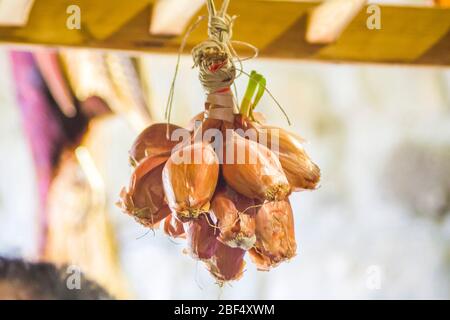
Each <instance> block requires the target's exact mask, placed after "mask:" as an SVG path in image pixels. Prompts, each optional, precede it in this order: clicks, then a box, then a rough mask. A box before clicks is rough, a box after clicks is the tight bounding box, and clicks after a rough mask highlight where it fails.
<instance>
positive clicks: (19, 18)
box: [0, 0, 34, 26]
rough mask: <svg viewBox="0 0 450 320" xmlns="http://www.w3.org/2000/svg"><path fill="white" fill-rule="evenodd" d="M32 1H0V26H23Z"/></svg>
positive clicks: (26, 20)
mask: <svg viewBox="0 0 450 320" xmlns="http://www.w3.org/2000/svg"><path fill="white" fill-rule="evenodd" d="M33 2H34V0H1V1H0V26H24V25H26V24H27V22H28V15H29V14H30V10H31V7H32V6H33Z"/></svg>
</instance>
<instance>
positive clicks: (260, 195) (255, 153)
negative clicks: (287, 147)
mask: <svg viewBox="0 0 450 320" xmlns="http://www.w3.org/2000/svg"><path fill="white" fill-rule="evenodd" d="M233 149H234V151H230V150H233ZM239 150H241V151H239ZM242 150H244V151H242ZM232 152H233V153H234V157H233V156H232V155H233V153H232ZM239 152H242V153H241V155H242V157H241V158H240V156H239ZM244 153H245V154H244ZM223 159H224V160H223V162H224V164H223V165H222V174H223V177H224V179H225V181H226V182H227V183H228V185H230V186H231V187H232V188H233V189H234V190H235V191H237V192H239V193H241V194H242V195H244V196H246V197H247V198H250V199H258V200H262V201H264V200H269V201H272V200H283V199H285V198H286V197H287V196H288V195H289V194H290V192H291V189H290V185H289V182H288V180H287V178H286V176H285V174H284V172H283V168H282V167H281V164H280V161H279V160H278V158H277V157H276V156H275V154H274V153H273V152H272V151H270V150H269V149H268V148H266V147H265V146H263V145H261V144H258V143H257V142H255V141H251V140H248V139H245V138H243V137H241V136H239V135H237V134H235V133H233V134H232V137H231V139H227V141H226V144H225V152H224V156H223ZM240 160H243V161H240ZM242 162H243V163H242Z"/></svg>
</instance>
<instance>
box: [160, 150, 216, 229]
mask: <svg viewBox="0 0 450 320" xmlns="http://www.w3.org/2000/svg"><path fill="white" fill-rule="evenodd" d="M185 157H186V158H185ZM162 177H163V185H164V192H165V195H166V198H167V201H168V204H169V207H170V208H171V209H172V210H173V211H175V212H176V213H177V215H178V217H179V218H180V219H182V220H183V221H184V219H186V218H187V219H190V218H194V219H195V218H197V217H198V216H199V215H200V214H201V213H204V212H208V211H209V207H210V200H211V198H212V196H213V194H214V191H215V189H216V185H217V180H218V177H219V161H218V159H217V155H216V153H215V152H214V150H213V149H212V148H211V146H209V145H207V144H204V143H195V144H190V145H187V146H185V147H183V148H181V149H180V150H177V151H175V152H174V153H173V154H172V156H171V157H170V158H169V160H168V161H167V163H166V165H165V166H164V170H163V175H162Z"/></svg>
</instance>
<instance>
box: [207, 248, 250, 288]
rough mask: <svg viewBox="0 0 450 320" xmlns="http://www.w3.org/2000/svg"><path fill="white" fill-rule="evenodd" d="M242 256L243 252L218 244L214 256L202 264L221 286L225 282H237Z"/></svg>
mask: <svg viewBox="0 0 450 320" xmlns="http://www.w3.org/2000/svg"><path fill="white" fill-rule="evenodd" d="M244 255H245V250H242V249H241V248H231V247H229V246H227V245H225V244H223V243H220V242H218V244H217V248H216V251H215V253H214V255H213V256H212V257H211V258H210V259H208V260H206V261H204V262H205V264H206V267H207V269H208V270H209V272H210V273H211V274H212V275H213V277H214V278H216V280H217V281H218V282H219V284H221V285H222V284H223V283H224V282H226V281H233V280H239V279H240V278H241V277H242V275H243V273H244V267H245V261H244Z"/></svg>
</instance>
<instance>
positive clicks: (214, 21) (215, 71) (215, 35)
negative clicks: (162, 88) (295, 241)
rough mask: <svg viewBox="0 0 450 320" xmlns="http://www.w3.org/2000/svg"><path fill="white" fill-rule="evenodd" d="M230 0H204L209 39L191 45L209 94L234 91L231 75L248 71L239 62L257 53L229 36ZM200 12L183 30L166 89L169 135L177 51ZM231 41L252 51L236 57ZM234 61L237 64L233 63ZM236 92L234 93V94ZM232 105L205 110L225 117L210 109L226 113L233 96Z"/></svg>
mask: <svg viewBox="0 0 450 320" xmlns="http://www.w3.org/2000/svg"><path fill="white" fill-rule="evenodd" d="M229 3H230V0H224V1H223V3H222V7H221V9H220V10H219V11H217V10H216V7H215V5H214V0H206V4H207V8H208V13H209V18H208V37H209V39H208V40H206V41H204V42H202V43H200V44H199V45H197V46H195V47H194V48H193V49H192V58H193V60H194V67H198V68H199V80H200V83H201V84H202V86H203V88H204V89H205V91H206V92H207V93H208V95H209V96H211V95H217V94H219V93H221V92H222V93H223V92H226V93H225V94H228V95H232V93H231V92H228V91H229V89H230V88H231V86H233V88H234V90H235V91H236V93H237V90H236V86H235V82H234V81H235V79H236V78H238V77H239V76H241V75H242V74H245V75H248V74H247V73H246V72H245V71H243V65H242V62H243V61H246V60H249V59H254V58H256V57H257V56H258V54H259V50H258V48H256V47H255V46H253V45H251V44H249V43H246V42H242V41H235V40H231V38H232V35H233V24H234V21H235V20H236V18H237V16H229V15H228V14H227V9H228V6H229ZM204 18H205V17H204V16H202V17H199V18H198V19H197V21H196V22H194V23H193V24H192V25H191V26H190V27H189V29H188V30H187V31H186V33H185V35H184V37H183V40H182V42H181V45H180V49H179V51H178V58H177V63H176V67H175V73H174V77H173V80H172V84H171V87H170V91H169V97H168V99H167V105H166V112H165V118H166V119H167V133H166V134H167V136H169V124H170V118H171V115H172V104H173V96H174V92H175V82H176V78H177V75H178V70H179V65H180V58H181V54H182V53H183V51H184V48H185V46H186V42H187V39H188V37H189V36H190V34H191V33H192V32H193V31H194V30H195V29H196V28H197V27H198V25H199V24H200V22H202V21H203V20H204ZM233 44H239V45H243V46H247V47H248V48H250V49H251V50H253V51H254V54H253V55H252V56H249V57H245V58H240V57H239V55H238V54H237V53H236V50H235V49H234V47H233ZM236 63H237V64H238V65H239V66H238V67H236ZM264 89H265V91H266V92H267V93H268V94H269V95H270V96H271V98H272V99H273V100H274V101H275V103H276V104H277V106H278V107H279V108H280V109H281V111H282V112H283V114H284V115H285V117H286V119H287V121H288V123H289V125H290V124H291V123H290V121H289V118H288V116H287V114H286V112H285V111H284V110H283V108H282V107H281V105H280V104H279V103H278V101H277V100H276V99H275V98H274V97H273V95H272V93H271V92H270V91H269V90H268V89H267V88H266V87H264ZM236 96H237V95H236ZM233 99H234V101H235V102H234V104H233V105H226V106H220V105H211V106H210V109H209V110H208V112H209V113H211V115H212V114H214V113H217V114H219V115H220V117H221V118H223V119H224V120H227V119H226V118H227V116H222V115H224V114H225V113H226V112H224V110H221V111H218V112H214V109H218V108H219V109H229V110H228V113H230V114H231V115H232V114H233V109H234V107H235V106H236V105H237V103H236V97H235V96H233Z"/></svg>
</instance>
